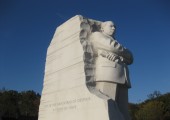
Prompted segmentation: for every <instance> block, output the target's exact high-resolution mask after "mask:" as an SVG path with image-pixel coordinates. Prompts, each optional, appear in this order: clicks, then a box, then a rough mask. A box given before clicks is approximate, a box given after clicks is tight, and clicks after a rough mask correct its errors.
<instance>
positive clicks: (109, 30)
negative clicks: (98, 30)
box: [102, 21, 115, 36]
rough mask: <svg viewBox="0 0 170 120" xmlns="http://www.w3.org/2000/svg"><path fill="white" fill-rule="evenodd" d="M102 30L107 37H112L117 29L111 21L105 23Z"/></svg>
mask: <svg viewBox="0 0 170 120" xmlns="http://www.w3.org/2000/svg"><path fill="white" fill-rule="evenodd" d="M102 30H103V33H105V34H106V35H109V36H112V35H113V33H114V32H115V27H114V24H113V22H111V21H107V22H105V23H104V24H103V26H102Z"/></svg>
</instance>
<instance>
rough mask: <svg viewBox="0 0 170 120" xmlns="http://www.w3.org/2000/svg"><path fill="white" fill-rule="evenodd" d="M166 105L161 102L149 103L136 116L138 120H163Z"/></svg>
mask: <svg viewBox="0 0 170 120" xmlns="http://www.w3.org/2000/svg"><path fill="white" fill-rule="evenodd" d="M163 104H164V103H163V102H159V101H152V102H148V103H146V104H144V105H142V106H141V107H140V109H139V110H138V111H137V113H136V114H135V117H136V119H137V120H162V119H163V111H164V105H163Z"/></svg>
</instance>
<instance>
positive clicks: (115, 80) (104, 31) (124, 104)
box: [90, 21, 133, 120]
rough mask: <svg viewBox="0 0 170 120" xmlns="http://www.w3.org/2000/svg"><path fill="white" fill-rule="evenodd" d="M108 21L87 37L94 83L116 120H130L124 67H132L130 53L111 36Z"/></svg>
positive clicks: (127, 85) (111, 31)
mask: <svg viewBox="0 0 170 120" xmlns="http://www.w3.org/2000/svg"><path fill="white" fill-rule="evenodd" d="M114 32H115V26H114V24H113V22H112V21H106V22H103V23H101V31H96V32H93V33H92V34H91V36H90V41H91V45H92V49H93V51H94V54H95V83H96V87H95V89H97V90H98V91H99V92H100V93H101V94H102V95H100V97H102V98H104V99H107V100H108V99H112V100H113V101H114V107H115V109H117V110H116V111H117V113H118V114H119V115H118V116H119V117H120V119H123V120H130V116H129V113H128V88H130V87H131V84H130V80H129V73H128V68H127V65H130V64H132V62H133V56H132V53H131V52H130V51H129V50H128V49H127V48H125V47H124V46H122V45H121V44H120V43H118V42H117V41H116V40H115V39H114V38H113V37H112V36H113V34H114Z"/></svg>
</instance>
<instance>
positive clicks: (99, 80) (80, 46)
mask: <svg viewBox="0 0 170 120" xmlns="http://www.w3.org/2000/svg"><path fill="white" fill-rule="evenodd" d="M114 29H115V28H114V25H113V23H112V22H111V21H107V22H101V21H96V20H92V19H87V18H84V17H83V16H81V15H77V16H75V17H73V18H71V19H70V20H68V21H67V22H65V23H64V24H62V25H61V26H59V27H58V28H57V29H56V32H55V34H54V37H53V39H52V41H51V43H50V46H49V48H48V51H47V59H46V67H45V76H44V84H43V91H42V97H41V102H40V108H39V120H56V119H57V120H70V119H71V120H72V119H74V120H130V117H129V114H128V108H127V105H128V88H130V87H131V85H130V80H129V76H128V75H129V73H128V68H127V65H129V64H131V63H132V62H133V57H132V54H131V52H130V51H129V50H128V49H126V48H125V47H123V46H122V45H121V44H119V43H118V42H117V41H116V40H115V39H114V38H113V37H112V35H113V33H114Z"/></svg>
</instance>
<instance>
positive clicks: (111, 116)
mask: <svg viewBox="0 0 170 120" xmlns="http://www.w3.org/2000/svg"><path fill="white" fill-rule="evenodd" d="M108 111H109V120H114V101H113V100H112V99H110V100H108Z"/></svg>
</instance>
